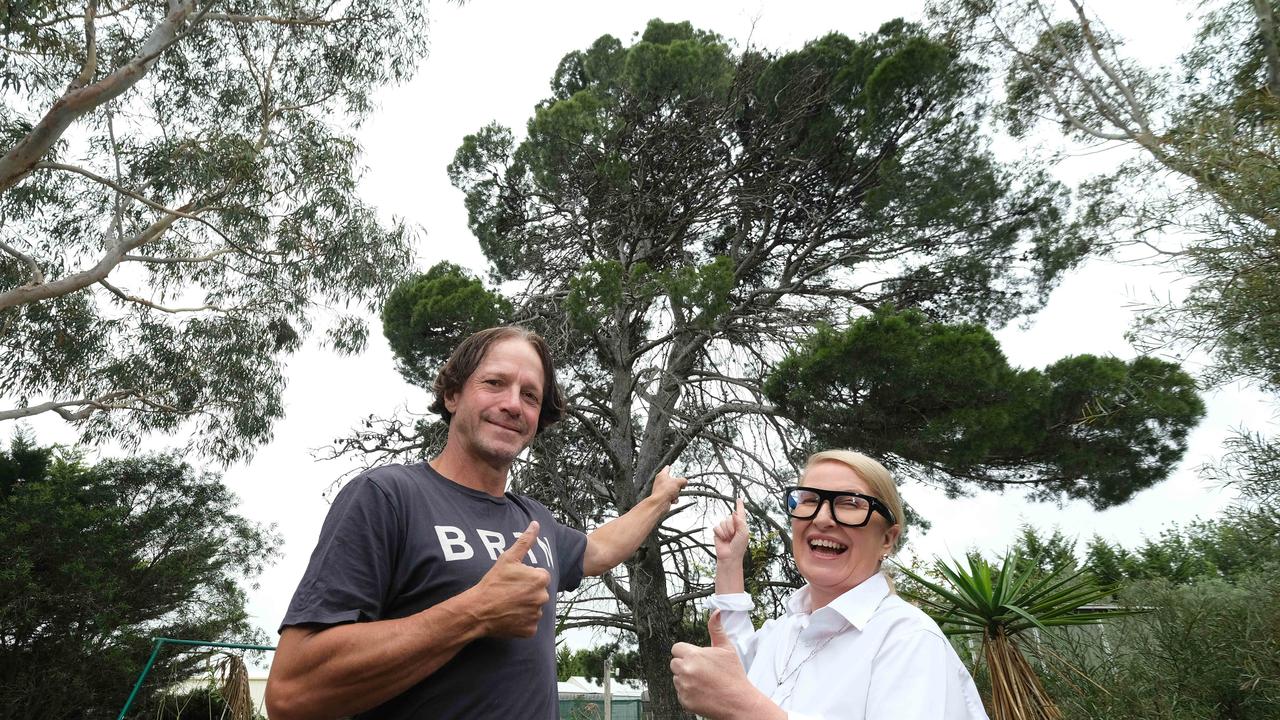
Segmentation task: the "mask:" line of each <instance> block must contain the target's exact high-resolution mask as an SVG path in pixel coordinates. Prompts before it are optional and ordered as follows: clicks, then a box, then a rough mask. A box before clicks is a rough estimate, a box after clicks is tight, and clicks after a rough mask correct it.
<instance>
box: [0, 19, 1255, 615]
mask: <svg viewBox="0 0 1280 720" xmlns="http://www.w3.org/2000/svg"><path fill="white" fill-rule="evenodd" d="M1187 7H1188V6H1187V5H1184V4H1180V3H1175V2H1172V1H1171V0H1166V1H1164V2H1132V3H1128V4H1126V5H1125V6H1124V8H1123V11H1124V13H1125V14H1124V15H1122V16H1116V15H1114V11H1113V10H1111V9H1110V8H1108V14H1106V15H1104V19H1106V20H1107V21H1108V23H1109V24H1110V25H1111V27H1112V29H1114V30H1116V31H1118V32H1120V33H1121V34H1123V35H1124V36H1126V37H1128V38H1130V43H1129V45H1128V48H1129V50H1131V51H1132V52H1134V53H1136V54H1138V55H1139V56H1140V57H1142V58H1143V60H1144V61H1147V62H1150V63H1152V64H1157V63H1165V62H1169V61H1171V60H1172V59H1173V58H1175V57H1176V55H1177V53H1178V51H1179V50H1180V49H1181V48H1182V47H1183V45H1184V44H1185V42H1187V40H1188V39H1189V37H1190V28H1189V27H1188V26H1187V23H1186V21H1185V19H1184V18H1185V11H1186V8H1187ZM899 15H901V16H905V17H907V18H908V19H918V17H919V3H918V2H915V0H912V1H911V2H903V3H897V4H891V3H865V2H844V3H833V2H829V1H828V2H818V1H802V0H789V1H787V2H755V3H749V4H743V5H737V4H733V3H725V2H687V1H686V2H647V3H630V2H626V3H624V2H601V1H599V0H597V1H595V2H585V1H584V2H558V1H550V0H548V1H545V2H532V3H520V2H498V1H497V0H473V1H472V2H469V3H467V5H465V6H464V7H461V8H459V7H456V6H454V5H452V4H450V5H445V4H443V3H433V4H432V5H431V26H430V43H431V54H430V56H429V57H428V58H427V59H426V60H425V61H424V63H423V66H422V68H421V70H420V71H419V73H418V75H417V77H416V78H415V79H414V80H413V82H411V83H410V84H408V85H406V86H403V87H400V88H395V89H390V90H387V91H385V92H383V93H382V94H381V96H380V109H379V111H378V112H377V113H376V114H375V115H374V117H373V118H372V119H371V120H370V121H369V122H368V123H367V124H366V125H365V126H364V127H363V128H362V129H361V131H360V133H359V137H360V140H361V142H362V143H363V145H364V147H365V151H366V154H365V164H366V166H367V171H366V173H365V176H364V180H363V183H362V186H361V191H362V194H363V195H364V197H365V199H366V200H367V201H368V202H370V203H371V204H373V205H375V206H377V207H378V208H379V209H380V211H381V212H382V213H383V215H384V216H385V217H387V218H391V217H393V216H394V217H400V218H404V219H406V220H407V221H409V222H410V223H412V224H414V225H416V226H418V227H419V228H420V229H421V232H422V237H421V240H420V246H419V266H420V268H421V269H426V268H427V267H429V266H430V265H432V264H433V263H435V262H437V261H439V260H444V259H447V260H451V261H453V262H456V263H458V264H461V265H463V266H466V267H469V268H471V269H472V270H473V271H476V272H477V273H478V274H479V273H483V271H484V269H485V267H484V259H483V256H482V255H481V254H480V251H479V247H478V245H477V243H476V241H475V239H474V238H473V237H472V236H471V234H470V232H469V231H468V229H467V226H466V213H465V209H464V207H463V202H462V200H463V198H462V194H461V193H460V192H459V191H457V190H455V189H454V188H453V187H452V186H451V185H450V184H449V181H448V178H447V177H446V175H445V166H446V165H447V164H448V162H449V161H450V160H451V159H452V156H453V153H454V151H455V150H456V149H457V147H458V145H459V143H460V142H461V139H462V137H463V136H464V135H466V134H467V133H470V132H474V131H475V130H477V129H479V128H480V127H481V126H483V125H484V124H486V123H488V122H490V121H493V120H497V121H498V122H500V123H502V124H504V125H507V126H509V127H512V128H513V129H515V130H516V131H517V132H518V133H519V132H522V131H523V128H524V124H525V121H526V120H527V118H528V117H529V115H530V113H531V111H532V108H533V106H534V104H535V103H536V102H538V101H539V100H541V99H543V98H544V97H545V96H546V95H547V94H548V84H549V81H550V78H551V75H552V73H553V71H554V70H555V67H556V65H557V63H558V62H559V60H560V58H561V57H562V56H563V55H564V54H565V53H567V52H569V51H572V50H575V49H583V48H586V47H587V46H588V45H590V43H591V42H592V41H593V40H595V39H596V38H597V37H599V36H600V35H602V34H604V33H610V34H612V35H614V36H616V37H618V38H620V39H622V40H623V41H624V42H628V41H629V40H630V38H631V36H632V34H633V33H635V32H638V31H642V30H643V28H644V25H645V23H646V22H647V21H648V20H649V19H650V18H652V17H661V18H662V19H664V20H668V21H680V20H689V21H691V22H693V23H694V25H695V26H697V27H700V28H703V29H708V30H713V31H716V32H718V33H720V34H721V35H724V36H726V37H729V38H735V39H737V40H738V42H739V44H740V45H741V44H744V43H745V42H746V41H747V40H748V38H749V39H750V41H751V42H752V43H753V44H755V45H758V46H763V47H767V48H774V49H791V48H796V47H799V46H800V45H802V44H803V43H804V42H805V41H807V40H810V39H813V38H816V37H819V36H821V35H823V34H825V33H827V32H830V31H838V32H842V33H845V34H848V35H855V36H856V35H859V34H861V33H864V32H867V31H871V30H874V29H875V28H876V27H877V26H878V25H879V24H880V23H882V22H883V21H885V20H888V19H891V18H893V17H897V16H899ZM1116 158H1117V156H1116V155H1115V154H1114V153H1100V154H1089V155H1087V156H1082V157H1080V158H1077V159H1075V160H1073V161H1071V163H1070V165H1068V166H1066V167H1064V168H1063V174H1064V179H1067V180H1068V181H1071V180H1074V179H1076V178H1077V177H1078V176H1079V175H1080V174H1082V173H1087V172H1089V171H1091V170H1092V169H1094V168H1097V169H1098V170H1104V169H1105V168H1106V166H1107V165H1109V164H1111V163H1114V162H1115V161H1116ZM1170 280H1171V278H1170V276H1168V275H1167V274H1162V273H1161V272H1159V271H1158V270H1157V269H1154V268H1144V267H1137V266H1133V265H1116V264H1113V263H1107V262H1100V261H1099V262H1091V263H1089V264H1087V265H1085V266H1084V267H1083V268H1081V269H1079V270H1078V271H1076V272H1075V273H1074V274H1072V275H1071V276H1070V277H1068V278H1067V279H1066V281H1065V282H1063V284H1062V286H1061V287H1060V288H1059V289H1058V290H1057V291H1056V292H1055V293H1054V295H1053V297H1052V299H1051V302H1050V304H1049V306H1048V307H1047V308H1046V309H1045V310H1044V311H1043V312H1041V313H1040V314H1039V315H1037V316H1036V317H1035V318H1033V320H1032V322H1031V323H1030V324H1029V325H1028V326H1027V327H1015V328H1009V329H1006V330H1003V331H1001V332H1000V333H999V334H998V336H999V339H1000V340H1001V342H1002V343H1003V346H1004V349H1005V352H1006V353H1007V355H1008V356H1009V359H1010V361H1011V362H1012V363H1013V364H1015V365H1019V366H1023V367H1043V366H1044V365H1046V364H1048V363H1050V362H1053V361H1055V360H1057V359H1059V358H1061V357H1063V356H1065V355H1071V354H1080V353H1094V354H1101V355H1115V356H1118V357H1121V358H1130V357H1132V356H1133V354H1134V353H1133V350H1132V348H1130V346H1129V345H1128V344H1127V343H1126V341H1125V339H1124V332H1125V330H1126V329H1127V328H1128V326H1129V324H1130V322H1131V320H1132V312H1131V310H1130V306H1131V305H1132V304H1133V303H1135V302H1143V301H1147V300H1148V299H1149V298H1150V297H1151V296H1152V294H1153V293H1154V294H1155V295H1156V296H1165V295H1167V294H1169V293H1170V292H1174V293H1176V292H1177V287H1176V285H1175V286H1174V287H1173V288H1172V289H1171V288H1170ZM288 377H289V383H290V384H289V389H288V391H287V392H286V395H285V400H286V408H287V416H286V418H285V420H284V421H283V422H281V423H279V424H278V426H277V428H276V434H275V439H274V441H273V442H272V443H271V444H269V445H268V446H266V447H264V448H262V449H261V450H259V451H258V453H257V455H256V457H255V458H254V459H253V461H252V462H250V463H248V464H246V465H241V466H236V467H233V468H231V469H229V470H228V471H227V473H226V476H225V479H226V481H227V483H228V484H229V485H230V486H231V487H232V488H233V489H234V490H235V491H236V492H237V493H238V494H239V496H240V497H241V499H242V511H243V513H244V514H245V515H247V516H249V517H250V518H252V519H254V520H257V521H260V522H263V523H274V524H276V525H277V527H278V530H279V532H280V533H281V534H282V535H283V537H284V540H285V544H284V546H283V553H284V556H283V558H282V559H281V561H280V562H279V563H278V564H277V565H276V566H275V567H274V568H272V569H270V570H269V571H268V572H267V573H266V574H265V575H264V576H263V577H262V578H261V582H260V586H259V587H258V588H257V589H256V590H254V591H253V592H252V593H251V596H250V597H251V600H250V613H251V615H252V616H253V617H254V619H255V621H256V622H257V623H258V624H259V625H260V626H261V627H262V628H263V629H265V630H267V631H268V632H269V633H270V634H271V636H272V637H273V638H274V632H275V628H276V624H277V623H278V622H279V619H280V618H281V617H282V616H283V614H284V610H285V607H286V606H287V604H288V602H289V598H290V596H291V594H292V592H293V588H294V586H295V585H296V583H297V582H298V580H299V578H300V577H301V575H302V571H303V569H304V568H305V565H306V562H307V558H308V556H309V554H310V552H311V548H312V546H313V544H314V542H315V539H316V536H317V534H318V532H319V527H320V523H321V521H322V520H323V518H324V514H325V512H326V510H327V507H328V506H327V505H326V503H325V501H324V500H323V498H322V496H321V494H322V492H323V491H324V490H325V489H326V488H327V487H328V486H329V485H330V484H331V483H332V481H333V480H334V479H335V478H337V477H338V476H340V475H342V474H343V472H344V471H345V470H346V469H347V468H348V467H349V465H343V464H341V463H339V462H317V461H315V460H314V459H313V457H312V453H311V450H312V449H314V448H317V447H320V446H323V445H325V444H327V443H329V442H331V441H332V439H333V438H336V437H339V436H342V435H344V434H346V433H347V432H348V430H349V429H350V428H352V427H353V426H355V425H356V424H357V423H358V421H359V420H360V419H361V418H363V417H364V416H366V415H368V414H371V413H376V414H383V415H385V414H389V413H391V412H392V411H394V410H395V409H396V408H398V407H408V408H409V409H411V410H416V411H419V412H421V411H423V410H425V407H426V405H427V403H428V401H429V397H428V395H427V393H426V392H425V391H423V390H421V389H419V388H416V387H413V386H410V385H407V384H406V383H404V382H403V381H402V380H400V378H399V376H398V375H397V374H396V372H395V370H394V367H393V362H392V358H391V354H390V351H389V350H388V349H387V347H386V344H385V342H384V341H383V340H382V337H381V334H380V332H379V331H378V329H375V331H374V332H373V333H372V334H371V342H370V347H369V350H368V352H366V353H364V354H363V355H361V356H360V357H358V358H338V357H335V356H333V355H331V354H326V353H320V352H315V351H307V352H304V353H302V354H300V355H299V356H297V357H295V358H294V359H293V360H292V361H291V362H290V363H289V366H288ZM1206 399H1207V400H1208V401H1209V406H1210V413H1209V416H1208V417H1207V418H1206V420H1205V421H1204V423H1203V424H1202V425H1201V426H1200V427H1199V428H1198V429H1197V430H1196V431H1195V433H1194V434H1193V435H1192V438H1191V448H1190V451H1189V453H1188V455H1187V457H1186V459H1185V461H1184V463H1183V465H1182V468H1181V469H1180V470H1179V471H1178V472H1177V473H1176V474H1175V475H1174V476H1173V477H1172V478H1170V479H1169V480H1167V481H1166V482H1164V483H1162V484H1160V485H1159V486H1158V487H1156V488H1153V489H1150V490H1147V491H1145V492H1143V493H1141V494H1140V495H1138V497H1137V498H1135V499H1134V500H1133V501H1131V502H1130V503H1128V504H1126V505H1125V506H1123V507H1120V508H1116V509H1113V510H1110V511H1107V512H1103V513H1095V512H1093V511H1092V510H1091V509H1090V508H1089V507H1088V506H1087V505H1084V504H1081V503H1069V504H1067V505H1064V506H1062V507H1058V506H1055V505H1052V504H1049V505H1046V504H1032V503H1029V502H1027V501H1025V500H1023V498H1022V496H1021V495H1020V494H1019V493H1017V492H1012V493H1009V494H1005V495H999V494H991V493H984V494H980V495H977V496H975V497H972V498H965V499H960V500H952V499H947V498H945V497H943V496H942V495H941V494H940V493H938V492H936V491H933V490H930V489H928V488H922V487H918V486H906V487H904V488H903V495H904V498H905V499H906V500H907V501H908V502H910V503H911V504H912V505H914V506H915V508H916V509H917V510H918V511H919V512H920V513H921V514H923V515H924V516H925V517H926V518H928V519H929V520H930V521H931V522H932V523H933V529H932V530H931V531H930V532H929V533H927V534H924V535H921V534H919V533H915V534H914V535H913V539H912V542H911V546H910V550H912V551H914V552H916V553H918V554H921V555H924V556H926V557H927V556H930V555H933V554H943V555H947V554H959V553H962V552H963V551H965V550H966V549H968V548H971V547H977V548H981V549H984V550H988V551H992V552H998V551H1000V550H1002V549H1003V548H1004V547H1006V546H1007V544H1008V543H1009V542H1010V541H1011V540H1012V538H1013V537H1014V536H1015V535H1016V533H1017V531H1018V526H1019V525H1020V524H1022V523H1024V522H1025V523H1031V524H1033V525H1036V526H1038V527H1041V528H1044V529H1051V528H1053V527H1055V526H1057V527H1060V528H1061V529H1062V530H1063V531H1064V532H1066V533H1068V534H1070V535H1078V536H1080V537H1081V538H1082V539H1085V540H1087V538H1088V537H1090V536H1091V535H1093V534H1094V533H1098V534H1100V535H1102V536H1104V537H1107V538H1109V539H1111V540H1113V541H1119V542H1121V543H1123V544H1125V545H1129V546H1132V545H1134V544H1136V543H1138V542H1140V541H1141V539H1142V538H1143V537H1144V536H1154V535H1156V534H1157V533H1159V531H1160V530H1162V529H1164V528H1166V527H1167V526H1168V525H1169V523H1171V522H1179V523H1185V522H1186V521H1189V520H1192V519H1194V518H1196V517H1202V518H1204V517H1211V516H1213V515H1214V514H1216V513H1217V512H1219V511H1220V510H1221V509H1222V508H1223V507H1224V506H1225V505H1226V504H1227V503H1228V502H1229V501H1230V498H1229V497H1228V496H1227V495H1226V494H1224V493H1223V492H1221V491H1219V490H1217V489H1215V488H1209V487H1205V486H1204V484H1203V483H1202V482H1201V481H1200V480H1199V478H1198V477H1197V475H1196V473H1195V472H1194V468H1195V467H1196V466H1197V465H1199V464H1201V463H1204V462H1206V461H1208V460H1210V459H1212V458H1213V457H1216V456H1217V455H1218V454H1219V453H1220V450H1219V448H1220V445H1221V440H1222V438H1223V437H1224V435H1225V434H1226V433H1227V432H1228V430H1229V429H1230V428H1234V427H1240V426H1250V427H1254V428H1261V427H1263V426H1264V424H1265V423H1266V422H1267V421H1268V420H1269V419H1270V418H1271V410H1270V408H1269V407H1268V406H1267V405H1266V404H1265V403H1264V402H1263V398H1261V397H1260V396H1259V395H1257V394H1256V393H1252V392H1249V391H1246V390H1241V389H1230V390H1227V391H1222V392H1218V393H1213V394H1210V395H1209V396H1207V398H1206ZM31 424H32V426H33V427H34V428H35V429H36V430H37V433H38V435H39V437H40V439H41V440H42V441H51V440H62V441H67V440H69V439H70V437H69V436H68V435H67V434H66V431H65V427H63V426H61V425H60V423H59V422H57V421H55V420H51V419H48V418H42V419H40V420H39V421H38V422H33V423H31ZM6 434H7V433H6ZM171 444H172V440H170V439H167V438H165V439H159V440H157V441H156V443H155V444H154V445H153V446H152V447H154V448H156V449H159V448H160V447H164V446H168V445H171Z"/></svg>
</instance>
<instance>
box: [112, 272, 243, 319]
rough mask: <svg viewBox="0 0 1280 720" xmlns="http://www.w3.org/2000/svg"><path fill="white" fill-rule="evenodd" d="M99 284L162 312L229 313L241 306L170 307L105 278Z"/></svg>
mask: <svg viewBox="0 0 1280 720" xmlns="http://www.w3.org/2000/svg"><path fill="white" fill-rule="evenodd" d="M98 284H99V285H101V286H102V287H104V288H106V289H107V290H109V291H110V292H111V294H112V295H115V296H116V297H118V298H120V299H121V300H124V301H126V302H131V303H135V304H137V305H142V306H144V307H149V308H152V309H153V310H159V311H161V312H167V313H174V314H178V313H189V312H204V311H206V310H213V311H215V312H223V313H227V312H232V310H234V309H240V308H232V309H228V308H222V307H219V306H217V305H201V306H200V307H189V308H170V307H165V306H163V305H157V304H156V303H154V302H151V301H150V300H147V299H146V298H141V297H138V296H137V295H129V294H128V293H126V292H124V291H123V290H121V289H120V288H118V287H116V286H115V285H112V284H111V283H109V282H107V281H106V279H105V278H104V279H102V280H99V281H98Z"/></svg>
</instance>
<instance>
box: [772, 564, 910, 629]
mask: <svg viewBox="0 0 1280 720" xmlns="http://www.w3.org/2000/svg"><path fill="white" fill-rule="evenodd" d="M888 596H889V581H888V580H886V579H885V577H884V573H876V574H875V575H872V576H871V577H869V578H867V579H866V580H863V581H862V582H860V583H858V585H857V586H856V587H854V588H853V589H852V590H847V591H845V592H844V594H842V595H841V596H840V597H838V598H836V599H835V600H832V601H831V602H830V604H828V605H827V607H828V608H830V609H831V610H832V611H834V612H836V613H839V615H840V616H841V617H843V618H844V619H845V620H847V621H848V622H849V624H850V625H852V626H854V627H856V628H858V629H859V630H861V629H863V628H864V627H865V626H866V624H867V621H869V620H870V619H871V616H872V614H874V613H875V611H876V608H878V607H880V603H881V602H883V601H884V599H885V598H886V597H888ZM808 612H809V585H808V584H806V585H805V586H804V587H802V588H800V589H799V590H797V591H796V592H795V593H793V594H792V595H791V597H790V598H788V599H787V614H789V615H804V614H808Z"/></svg>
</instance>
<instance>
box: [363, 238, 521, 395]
mask: <svg viewBox="0 0 1280 720" xmlns="http://www.w3.org/2000/svg"><path fill="white" fill-rule="evenodd" d="M510 314H511V302H510V301H508V300H507V299H505V298H503V297H501V296H500V295H496V294H494V293H492V292H490V291H488V290H486V289H485V287H484V285H483V283H481V282H480V281H479V280H477V279H476V278H474V277H472V276H471V275H470V274H468V273H467V272H466V271H465V270H463V269H462V268H460V267H458V266H457V265H454V264H453V263H448V262H441V263H437V264H436V265H434V266H432V268H431V269H430V270H428V271H427V272H425V273H423V274H421V275H417V276H415V277H413V278H410V279H409V280H406V281H404V282H403V283H401V284H399V285H397V286H396V287H395V289H394V290H392V291H391V294H390V295H388V296H387V301H386V303H384V304H383V306H382V332H383V334H384V335H386V338H387V341H388V342H389V343H390V345H391V350H392V352H394V353H395V354H396V358H397V360H398V361H399V370H400V374H401V375H403V376H404V378H405V379H406V380H408V381H409V382H412V383H416V384H418V385H421V386H423V387H431V384H432V383H433V382H435V376H436V372H437V371H438V370H439V366H440V365H441V364H442V363H443V362H444V360H445V359H447V358H448V357H449V353H450V352H452V351H453V348H454V346H455V345H457V343H458V338H460V337H466V336H467V335H470V334H471V333H473V332H476V331H477V330H483V329H484V328H487V327H492V326H494V325H500V324H502V323H503V322H504V321H505V320H506V319H507V318H508V317H509V316H510Z"/></svg>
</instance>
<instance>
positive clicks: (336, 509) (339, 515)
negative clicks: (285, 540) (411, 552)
mask: <svg viewBox="0 0 1280 720" xmlns="http://www.w3.org/2000/svg"><path fill="white" fill-rule="evenodd" d="M399 524H400V523H399V518H398V516H397V513H396V511H395V508H394V507H393V505H392V503H391V501H390V498H389V497H388V496H387V494H386V493H385V492H384V491H383V489H382V488H380V487H378V485H377V484H376V483H374V482H373V481H372V480H370V479H369V478H367V477H364V476H361V477H359V478H356V479H355V480H352V481H351V482H350V483H348V484H347V485H346V487H344V488H343V489H342V491H341V492H339V493H338V495H337V497H335V498H334V501H333V505H332V506H331V507H330V508H329V514H328V515H327V516H326V517H325V520H324V525H323V526H322V527H321V529H320V539H319V540H318V541H317V542H316V548H315V550H314V551H312V553H311V561H310V563H309V564H308V565H307V570H306V572H305V573H303V575H302V581H301V582H300V583H298V589H297V591H295V592H294V595H293V599H292V600H291V601H290V603H289V609H288V611H287V612H286V613H285V616H284V620H283V621H281V623H280V630H284V628H285V627H287V626H290V625H301V624H320V625H337V624H341V623H349V622H357V621H366V620H378V619H381V618H382V614H383V611H384V609H385V606H386V597H387V592H388V588H389V587H390V586H391V582H392V577H393V574H394V568H395V563H396V560H397V553H398V549H399V547H400V530H399Z"/></svg>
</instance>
